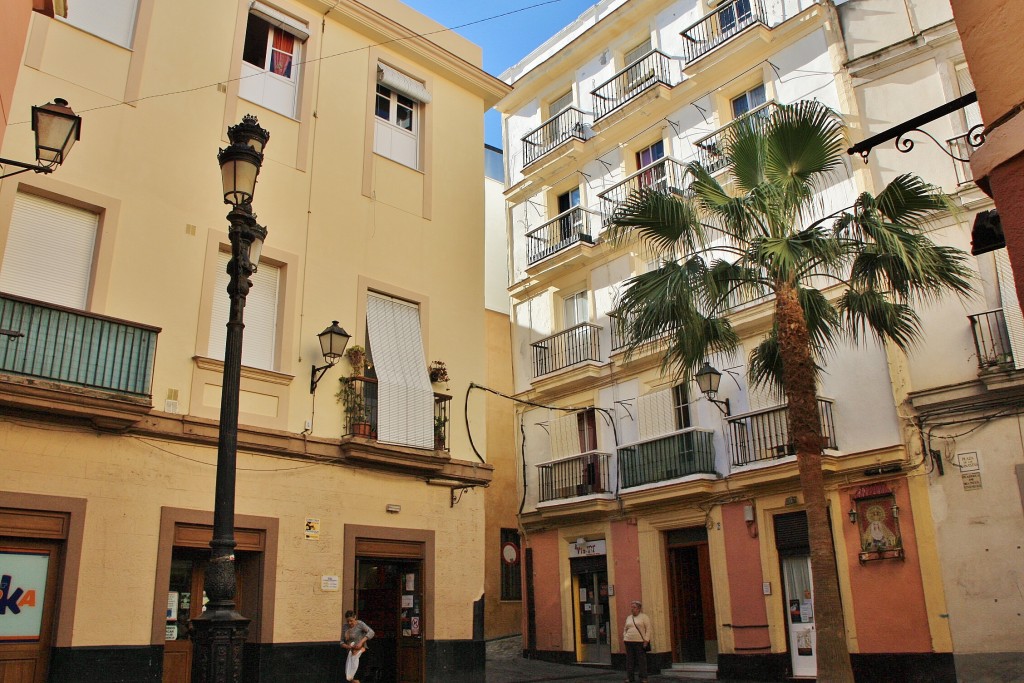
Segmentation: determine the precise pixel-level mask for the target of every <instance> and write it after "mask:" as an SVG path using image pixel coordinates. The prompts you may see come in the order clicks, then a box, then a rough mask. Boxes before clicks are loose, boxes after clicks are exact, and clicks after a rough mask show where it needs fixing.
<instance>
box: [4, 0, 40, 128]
mask: <svg viewBox="0 0 1024 683" xmlns="http://www.w3.org/2000/svg"><path fill="white" fill-rule="evenodd" d="M31 16H32V0H0V144H3V141H4V132H5V131H6V130H7V126H8V124H10V122H11V121H25V120H27V119H28V112H23V113H22V115H21V116H18V114H17V112H12V111H11V100H12V99H13V98H14V83H15V82H16V81H17V79H18V67H20V66H21V53H22V50H24V49H25V39H26V37H27V34H28V22H29V19H30V18H31ZM25 128H26V129H27V128H28V126H25ZM30 134H31V133H30Z"/></svg>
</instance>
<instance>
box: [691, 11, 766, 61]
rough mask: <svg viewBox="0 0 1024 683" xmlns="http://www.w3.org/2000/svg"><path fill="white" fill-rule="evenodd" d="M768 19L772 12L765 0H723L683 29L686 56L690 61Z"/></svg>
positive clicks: (764, 22)
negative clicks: (724, 1)
mask: <svg viewBox="0 0 1024 683" xmlns="http://www.w3.org/2000/svg"><path fill="white" fill-rule="evenodd" d="M767 23H768V16H767V15H766V14H765V11H764V3H763V2H762V0H732V1H731V2H726V3H722V4H721V5H719V6H718V7H716V8H715V9H713V10H712V11H711V12H709V13H708V14H705V15H704V16H703V17H701V19H700V20H699V21H697V22H696V23H695V24H693V25H692V26H689V27H688V28H686V29H684V30H683V31H682V32H681V34H680V35H682V36H683V42H684V44H683V59H684V60H685V61H686V63H687V64H689V63H691V62H693V61H696V60H697V59H699V58H700V57H702V56H704V55H705V54H707V53H708V52H710V51H711V50H714V49H715V48H716V47H718V46H719V45H721V44H723V43H725V42H727V41H728V40H729V39H731V38H732V37H734V36H736V35H739V34H740V33H741V32H742V31H743V30H744V29H747V28H749V27H751V26H753V25H755V24H765V25H767Z"/></svg>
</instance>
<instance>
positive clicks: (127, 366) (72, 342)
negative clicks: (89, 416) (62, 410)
mask: <svg viewBox="0 0 1024 683" xmlns="http://www.w3.org/2000/svg"><path fill="white" fill-rule="evenodd" d="M0 331H2V333H0V372H3V373H10V374H16V375H25V376H28V377H38V378H41V379H46V380H52V381H54V382H58V383H64V384H74V385H78V386H83V387H90V388H93V389H102V390H106V391H113V392H118V393H122V394H131V395H133V396H149V395H150V394H151V391H152V382H153V363H154V359H155V357H156V338H157V334H158V333H159V332H160V328H157V327H151V326H148V325H140V324H138V323H132V322H127V321H124V320H117V319H116V318H108V317H106V316H101V315H95V314H93V313H86V312H84V311H76V310H73V309H69V308H63V307H61V306H54V305H52V304H47V303H43V302H41V301H33V300H31V299H24V298H21V297H17V296H13V295H10V294H0Z"/></svg>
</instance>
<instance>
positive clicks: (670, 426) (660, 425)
mask: <svg viewBox="0 0 1024 683" xmlns="http://www.w3.org/2000/svg"><path fill="white" fill-rule="evenodd" d="M637 410H638V412H639V413H640V420H639V422H640V440H641V441H646V440H647V439H655V438H657V437H659V436H664V435H665V434H670V433H672V432H674V431H675V430H676V421H675V415H674V414H673V401H672V389H661V390H660V391H652V392H651V393H649V394H645V395H643V396H641V397H640V398H639V399H637Z"/></svg>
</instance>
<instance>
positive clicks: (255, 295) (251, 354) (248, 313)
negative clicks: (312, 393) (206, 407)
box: [207, 251, 281, 370]
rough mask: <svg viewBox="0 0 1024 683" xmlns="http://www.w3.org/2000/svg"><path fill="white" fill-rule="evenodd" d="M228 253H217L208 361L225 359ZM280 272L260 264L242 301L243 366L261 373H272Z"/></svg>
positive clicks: (265, 264) (228, 302) (228, 303)
mask: <svg viewBox="0 0 1024 683" xmlns="http://www.w3.org/2000/svg"><path fill="white" fill-rule="evenodd" d="M230 259H231V254H229V253H227V252H225V251H218V252H217V281H216V284H215V285H214V291H213V306H212V307H211V308H212V313H211V315H210V347H209V349H208V351H207V354H208V355H209V356H210V358H216V359H218V360H224V342H225V341H226V339H227V322H228V313H229V308H230V305H231V301H230V299H229V297H228V294H227V289H228V273H227V267H228V261H229V260H230ZM280 278H281V269H280V268H277V267H276V266H272V265H270V264H269V263H266V262H263V263H260V266H259V270H257V271H256V272H255V273H253V275H252V277H251V278H249V279H250V280H251V281H252V288H251V289H250V290H249V294H248V296H247V297H246V299H245V310H244V312H243V313H242V320H243V321H244V322H245V331H244V332H243V333H242V365H245V366H248V367H250V368H260V369H262V370H273V369H275V368H274V354H275V351H276V341H277V290H278V287H279V286H280Z"/></svg>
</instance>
